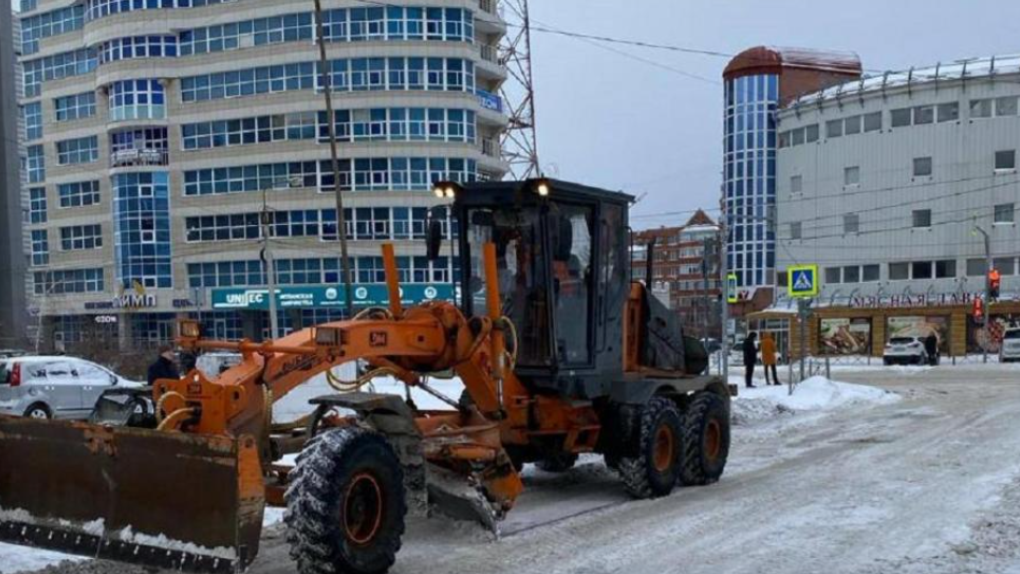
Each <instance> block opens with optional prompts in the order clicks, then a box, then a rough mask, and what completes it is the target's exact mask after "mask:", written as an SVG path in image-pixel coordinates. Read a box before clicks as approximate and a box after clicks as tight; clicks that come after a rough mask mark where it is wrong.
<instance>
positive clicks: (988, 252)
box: [974, 225, 992, 363]
mask: <svg viewBox="0 0 1020 574" xmlns="http://www.w3.org/2000/svg"><path fill="white" fill-rule="evenodd" d="M974 231H976V232H977V233H980V234H981V236H982V237H983V238H984V240H985V316H984V331H985V344H984V345H981V350H982V355H983V357H982V362H983V363H987V362H988V344H989V343H990V342H991V339H990V338H989V337H990V336H991V330H990V329H989V328H988V324H989V323H990V322H991V320H992V282H991V279H990V278H989V274H990V273H991V272H992V238H991V236H990V235H988V232H987V231H985V230H984V229H982V228H981V226H980V225H974Z"/></svg>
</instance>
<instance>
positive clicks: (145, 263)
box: [111, 172, 173, 289]
mask: <svg viewBox="0 0 1020 574" xmlns="http://www.w3.org/2000/svg"><path fill="white" fill-rule="evenodd" d="M169 180H170V177H169V174H167V173H165V172H144V173H119V174H115V175H114V176H113V178H112V181H111V183H112V186H113V191H112V193H111V198H112V202H113V225H114V229H113V234H114V237H116V238H117V239H116V243H117V245H116V247H117V251H116V270H117V273H116V277H117V283H118V284H119V285H120V286H122V287H124V288H130V287H132V286H133V285H134V284H135V283H136V282H137V283H139V284H141V285H143V286H144V287H152V288H160V289H166V288H171V287H173V273H172V269H171V267H172V265H171V261H172V257H173V254H172V248H171V244H170V190H169V187H170V186H169Z"/></svg>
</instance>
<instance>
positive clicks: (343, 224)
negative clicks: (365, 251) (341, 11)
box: [315, 0, 354, 319]
mask: <svg viewBox="0 0 1020 574" xmlns="http://www.w3.org/2000/svg"><path fill="white" fill-rule="evenodd" d="M315 36H316V43H318V44H319V67H320V68H321V71H322V93H323V94H324V97H325V98H326V122H327V124H328V126H327V129H328V130H329V151H330V159H331V160H332V162H333V189H334V190H335V194H336V235H337V238H338V239H339V240H340V269H341V271H342V273H343V279H344V304H345V307H346V309H347V318H348V319H352V318H353V317H354V293H353V292H352V291H353V289H352V286H351V284H352V280H351V260H350V258H349V257H348V255H347V218H346V217H344V199H343V194H342V192H341V191H340V157H339V155H338V151H337V143H336V110H334V109H333V85H332V77H331V75H330V66H329V60H328V59H327V58H326V32H325V29H324V26H323V24H322V0H315Z"/></svg>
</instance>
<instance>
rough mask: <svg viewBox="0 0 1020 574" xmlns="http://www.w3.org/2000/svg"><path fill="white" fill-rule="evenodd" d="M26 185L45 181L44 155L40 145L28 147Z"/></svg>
mask: <svg viewBox="0 0 1020 574" xmlns="http://www.w3.org/2000/svg"><path fill="white" fill-rule="evenodd" d="M26 161H27V168H28V183H41V182H43V181H46V154H45V152H44V150H43V146H41V145H33V146H28V159H27V160H26Z"/></svg>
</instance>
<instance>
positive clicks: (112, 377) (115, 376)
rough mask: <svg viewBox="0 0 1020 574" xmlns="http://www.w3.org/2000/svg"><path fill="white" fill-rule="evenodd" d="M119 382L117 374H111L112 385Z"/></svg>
mask: <svg viewBox="0 0 1020 574" xmlns="http://www.w3.org/2000/svg"><path fill="white" fill-rule="evenodd" d="M118 382H119V381H118V380H117V375H110V384H111V385H116V384H117V383H118Z"/></svg>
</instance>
